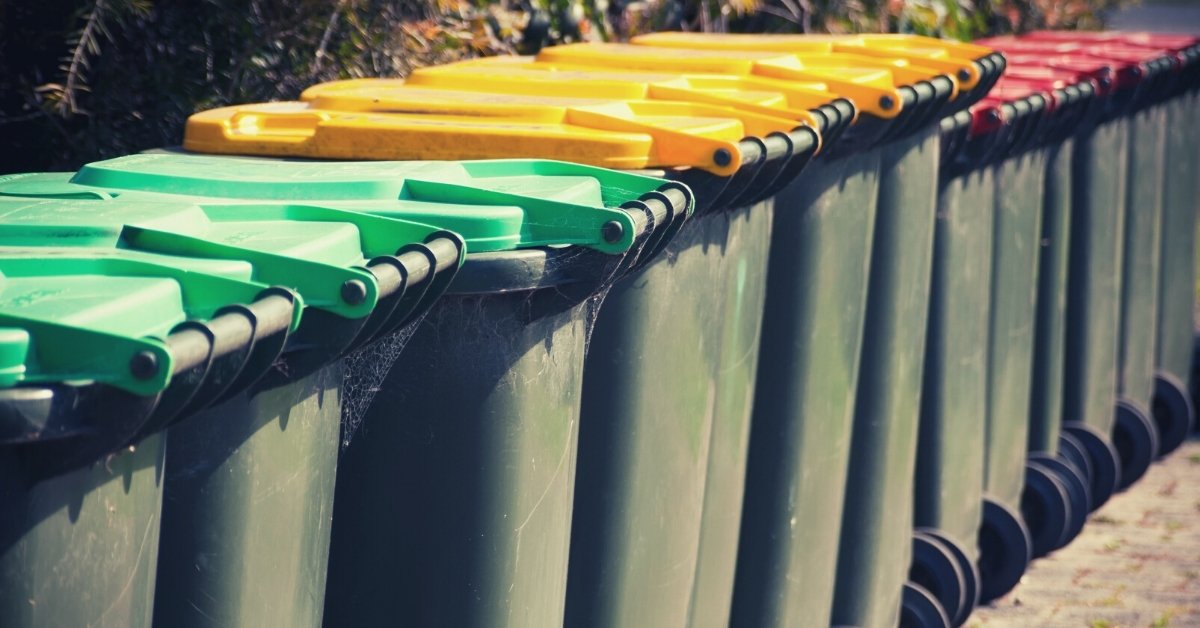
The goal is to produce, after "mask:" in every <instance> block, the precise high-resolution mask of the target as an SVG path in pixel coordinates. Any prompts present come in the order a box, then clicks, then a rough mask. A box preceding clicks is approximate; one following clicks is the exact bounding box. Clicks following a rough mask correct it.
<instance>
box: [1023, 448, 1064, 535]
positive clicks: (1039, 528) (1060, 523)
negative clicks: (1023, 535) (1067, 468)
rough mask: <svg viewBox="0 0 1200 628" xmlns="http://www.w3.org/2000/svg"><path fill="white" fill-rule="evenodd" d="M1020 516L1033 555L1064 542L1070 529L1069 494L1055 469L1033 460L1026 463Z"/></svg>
mask: <svg viewBox="0 0 1200 628" xmlns="http://www.w3.org/2000/svg"><path fill="white" fill-rule="evenodd" d="M1021 517H1022V518H1023V519H1025V525H1027V526H1029V536H1030V538H1031V539H1032V540H1033V557H1034V558H1041V557H1042V556H1045V555H1046V554H1049V553H1050V552H1053V551H1054V550H1055V548H1059V547H1062V546H1063V545H1066V543H1067V540H1068V539H1069V535H1070V532H1071V530H1070V528H1071V497H1070V495H1068V494H1067V487H1066V485H1065V484H1064V483H1063V481H1062V480H1060V479H1058V477H1057V476H1056V475H1055V474H1054V472H1052V471H1051V470H1050V469H1047V468H1046V467H1044V466H1042V465H1040V464H1037V463H1035V462H1027V463H1025V489H1024V490H1023V491H1021Z"/></svg>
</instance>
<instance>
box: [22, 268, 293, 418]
mask: <svg viewBox="0 0 1200 628" xmlns="http://www.w3.org/2000/svg"><path fill="white" fill-rule="evenodd" d="M252 274H253V267H252V265H251V264H250V263H248V262H245V261H242V260H223V259H215V260H214V259H202V258H188V257H178V256H169V255H161V254H155V253H143V252H140V251H130V250H122V249H103V248H93V247H80V246H71V247H54V246H49V247H13V246H0V388H7V387H12V386H16V385H23V384H49V383H60V382H71V383H77V384H87V383H96V382H98V383H103V384H108V385H111V386H114V387H117V388H120V389H122V390H125V391H128V392H130V393H134V394H137V395H153V394H156V393H158V392H160V391H161V390H163V389H165V388H166V387H167V385H168V384H169V383H170V380H171V377H172V375H173V374H175V373H177V372H179V371H181V370H185V369H187V368H190V367H192V366H194V361H195V360H196V359H197V355H198V354H197V352H196V351H195V349H196V348H195V347H186V348H185V347H184V344H185V343H186V342H187V341H186V340H184V339H183V337H182V336H174V335H173V334H174V333H175V332H176V331H177V329H178V328H179V326H180V324H181V323H184V322H185V321H191V322H196V321H203V322H205V323H209V324H211V323H213V322H215V321H217V320H218V319H220V318H221V317H222V316H223V315H224V314H223V312H224V311H226V310H228V309H229V308H230V307H231V306H236V305H241V306H250V307H254V304H256V303H259V304H260V305H261V303H262V302H263V301H264V300H274V301H276V302H275V303H274V305H275V306H282V307H283V311H282V313H283V314H284V316H283V317H282V318H280V319H279V320H278V321H277V323H278V325H279V327H277V328H273V329H265V328H264V329H258V330H257V332H258V333H259V335H264V334H269V333H279V332H282V333H285V334H286V333H290V332H291V331H294V330H295V329H296V328H297V327H298V325H299V322H300V312H301V307H302V301H301V299H300V297H299V296H297V295H295V294H290V293H285V292H282V291H279V290H275V291H272V290H269V286H267V285H265V284H261V283H258V282H255V281H253V280H252V279H251V275H252ZM226 344H228V343H226ZM185 349H186V350H185ZM201 349H204V350H205V353H204V354H203V355H204V356H207V355H208V352H207V347H202V348H201ZM181 354H182V355H181Z"/></svg>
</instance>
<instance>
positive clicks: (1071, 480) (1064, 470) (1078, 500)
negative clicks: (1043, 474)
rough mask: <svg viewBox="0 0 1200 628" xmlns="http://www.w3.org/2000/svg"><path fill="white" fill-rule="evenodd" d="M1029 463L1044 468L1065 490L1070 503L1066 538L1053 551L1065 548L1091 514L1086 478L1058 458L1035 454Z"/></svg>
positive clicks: (1030, 457)
mask: <svg viewBox="0 0 1200 628" xmlns="http://www.w3.org/2000/svg"><path fill="white" fill-rule="evenodd" d="M1029 461H1030V463H1033V464H1040V465H1042V466H1043V467H1046V468H1047V469H1048V470H1050V472H1051V473H1053V474H1054V475H1055V477H1057V478H1058V480H1059V481H1060V482H1062V484H1063V486H1065V487H1066V489H1067V497H1068V498H1070V503H1071V516H1070V517H1069V519H1068V522H1067V538H1066V539H1065V540H1064V541H1063V544H1062V545H1059V546H1058V547H1056V548H1054V549H1060V548H1062V547H1066V546H1067V545H1068V544H1069V543H1070V542H1071V541H1073V540H1074V539H1075V537H1077V536H1079V533H1080V532H1082V531H1083V526H1084V525H1086V524H1087V518H1088V513H1090V512H1092V509H1091V503H1092V496H1091V494H1090V493H1091V491H1090V490H1088V480H1087V477H1086V476H1084V474H1083V471H1080V470H1079V468H1078V467H1076V466H1075V465H1074V464H1072V463H1071V462H1070V461H1068V460H1064V459H1062V458H1060V457H1056V456H1051V455H1048V454H1041V453H1037V454H1032V455H1030V456H1029Z"/></svg>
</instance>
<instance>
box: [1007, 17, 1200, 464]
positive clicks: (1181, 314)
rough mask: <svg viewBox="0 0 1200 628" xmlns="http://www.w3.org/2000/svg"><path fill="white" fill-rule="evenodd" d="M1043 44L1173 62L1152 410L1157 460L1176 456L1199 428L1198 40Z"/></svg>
mask: <svg viewBox="0 0 1200 628" xmlns="http://www.w3.org/2000/svg"><path fill="white" fill-rule="evenodd" d="M1029 38H1030V39H1034V40H1038V41H1059V42H1066V43H1071V42H1075V43H1079V44H1082V45H1087V44H1090V43H1111V44H1122V45H1125V46H1135V47H1143V48H1147V49H1165V50H1168V51H1170V52H1171V53H1172V54H1173V56H1174V57H1175V69H1174V70H1173V72H1172V75H1171V79H1170V83H1171V85H1169V86H1168V88H1167V89H1166V90H1165V93H1163V95H1162V98H1161V101H1162V107H1163V108H1164V109H1165V110H1166V111H1165V113H1164V114H1162V115H1164V116H1165V117H1166V122H1165V124H1166V127H1167V132H1166V140H1165V143H1164V144H1163V146H1164V153H1165V155H1164V156H1163V163H1164V168H1163V173H1164V176H1163V177H1162V179H1163V191H1162V196H1163V198H1162V206H1161V207H1162V216H1161V223H1160V228H1159V232H1160V246H1159V254H1160V255H1159V281H1158V301H1159V303H1158V308H1157V318H1158V320H1157V323H1156V325H1155V328H1156V331H1157V334H1156V335H1157V338H1156V339H1155V351H1154V353H1155V357H1154V368H1155V376H1154V395H1153V399H1152V401H1151V410H1152V414H1153V417H1154V420H1155V423H1156V424H1157V426H1158V428H1159V455H1160V456H1161V455H1165V454H1167V453H1169V452H1171V451H1173V450H1174V449H1175V448H1176V447H1178V445H1179V444H1180V443H1182V441H1183V438H1184V437H1185V436H1186V431H1185V428H1186V427H1187V426H1188V425H1191V424H1194V423H1195V418H1194V414H1195V411H1194V407H1195V399H1194V398H1191V397H1190V395H1189V394H1188V392H1187V390H1186V382H1187V381H1188V378H1189V377H1190V370H1191V361H1192V350H1191V346H1192V337H1193V334H1194V322H1193V311H1194V304H1193V302H1194V294H1193V292H1194V290H1195V288H1194V286H1195V280H1194V278H1195V267H1194V265H1193V264H1192V263H1191V260H1193V259H1195V255H1194V251H1195V242H1194V240H1195V237H1196V236H1195V228H1194V224H1195V213H1196V204H1195V199H1196V197H1197V187H1196V181H1195V177H1194V176H1192V173H1194V172H1196V169H1197V167H1200V165H1198V163H1200V162H1197V161H1196V160H1197V148H1196V146H1197V143H1196V141H1195V138H1194V137H1193V134H1192V132H1191V129H1193V128H1195V117H1194V116H1193V115H1191V113H1190V112H1194V111H1195V110H1196V107H1197V103H1196V101H1195V93H1196V92H1195V90H1196V87H1197V86H1198V85H1200V77H1198V76H1197V72H1198V71H1200V40H1198V39H1197V37H1195V36H1193V35H1171V34H1163V33H1138V32H1120V31H1114V32H1102V33H1101V32H1096V33H1091V32H1071V33H1063V32H1050V31H1038V32H1034V33H1031V34H1030V35H1029Z"/></svg>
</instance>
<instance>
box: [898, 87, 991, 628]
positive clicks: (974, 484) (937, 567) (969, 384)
mask: <svg viewBox="0 0 1200 628" xmlns="http://www.w3.org/2000/svg"><path fill="white" fill-rule="evenodd" d="M991 111H997V113H998V110H996V109H995V108H985V109H983V110H982V111H979V112H978V113H976V114H975V115H977V116H979V117H980V121H981V125H980V126H979V127H978V128H975V127H973V120H974V118H973V114H972V112H970V111H964V112H959V113H957V114H955V115H953V116H949V117H946V118H943V119H942V121H941V123H940V129H939V131H940V147H939V154H940V160H941V164H940V167H939V172H938V174H939V177H938V191H937V211H936V214H935V216H936V220H935V224H934V246H933V261H932V269H931V275H930V277H931V278H930V293H929V315H928V326H927V330H928V331H927V333H928V336H927V341H926V348H925V357H924V360H925V364H924V367H923V371H922V383H921V399H920V404H921V405H920V423H919V427H918V438H917V446H916V453H917V456H916V464H915V469H914V485H913V500H914V501H913V518H912V521H913V526H914V527H915V532H914V535H913V541H912V561H911V564H910V566H909V578H910V580H912V581H914V582H916V583H917V584H919V585H920V586H921V587H923V588H924V589H926V590H927V591H929V592H931V593H932V594H933V595H934V596H935V598H936V599H937V600H938V601H939V604H940V605H941V606H942V608H943V610H944V611H945V613H946V618H947V619H948V620H949V621H950V622H951V623H952V624H953V625H961V624H962V623H963V622H964V621H965V619H966V617H967V616H969V615H970V613H971V610H972V609H973V608H974V606H975V604H976V603H977V602H978V599H979V580H980V575H979V569H978V567H977V566H976V562H977V561H978V559H979V548H978V543H977V541H976V537H977V534H978V530H979V527H980V523H981V521H982V517H983V514H982V511H983V480H984V478H983V475H984V467H983V460H984V456H983V451H984V422H983V421H982V420H981V418H982V417H985V416H986V398H987V395H986V393H987V355H988V353H987V348H988V346H987V338H988V312H989V303H990V298H991V275H992V270H991V268H992V223H993V220H994V216H993V213H994V205H995V196H996V195H995V183H994V174H993V171H992V169H991V168H989V167H986V166H987V164H988V163H989V161H988V160H989V159H990V158H991V154H990V152H991V151H989V149H992V150H994V149H995V144H996V143H997V142H996V141H995V139H996V134H997V133H998V131H999V125H998V124H997V123H998V122H999V120H998V119H997V120H991V119H985V117H984V116H986V115H987V114H988V113H990V112H991ZM985 122H986V123H990V124H988V125H985V124H983V123H985ZM989 126H990V128H989ZM989 140H992V141H989Z"/></svg>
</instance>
